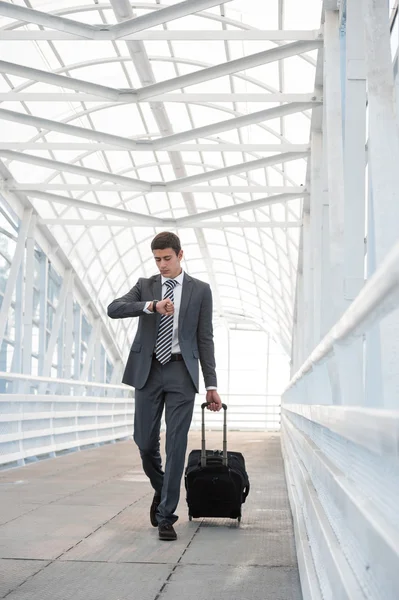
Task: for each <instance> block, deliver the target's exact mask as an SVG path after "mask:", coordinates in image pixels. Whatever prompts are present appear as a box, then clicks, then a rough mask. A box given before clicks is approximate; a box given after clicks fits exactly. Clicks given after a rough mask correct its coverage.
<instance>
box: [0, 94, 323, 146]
mask: <svg viewBox="0 0 399 600" xmlns="http://www.w3.org/2000/svg"><path fill="white" fill-rule="evenodd" d="M315 104H316V103H313V102H309V103H297V102H292V103H290V104H283V105H282V106H277V107H274V108H266V109H265V110H261V111H257V112H254V113H250V114H248V115H243V116H242V117H235V118H233V119H226V120H225V121H219V122H217V123H213V124H212V125H205V126H204V127H199V128H197V129H191V130H189V131H183V132H181V133H176V134H172V135H167V136H165V137H162V138H158V139H156V140H151V141H148V140H140V141H135V140H130V139H128V138H123V137H121V136H117V135H112V134H110V133H104V132H100V131H94V130H92V129H87V128H85V127H78V126H76V125H69V124H67V123H60V122H58V121H52V120H50V119H43V118H42V117H34V116H32V115H27V114H23V113H19V112H15V111H11V110H5V109H4V108H1V109H0V119H5V120H6V121H13V122H14V123H23V124H25V125H32V126H33V127H38V128H40V129H48V130H49V131H58V132H60V133H66V134H67V135H75V136H77V137H83V138H86V139H93V140H97V141H99V142H108V143H110V144H115V145H116V146H121V147H123V148H127V149H128V150H136V149H141V148H143V147H144V146H146V147H147V148H148V147H149V148H151V149H152V150H161V149H164V148H168V147H169V146H172V145H173V144H177V143H181V142H185V141H189V140H193V139H196V138H199V137H207V136H209V135H214V134H215V133H221V132H223V131H230V130H231V129H235V128H238V127H245V126H247V125H253V124H255V123H261V122H263V121H268V120H271V119H275V118H276V117H281V116H285V115H291V114H294V113H297V112H302V111H304V110H306V109H310V108H313V106H315Z"/></svg>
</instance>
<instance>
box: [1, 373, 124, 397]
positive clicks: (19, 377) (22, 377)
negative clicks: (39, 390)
mask: <svg viewBox="0 0 399 600" xmlns="http://www.w3.org/2000/svg"><path fill="white" fill-rule="evenodd" d="M0 379H8V380H15V381H33V382H35V381H37V382H38V383H63V384H67V385H76V386H83V387H98V388H106V389H113V390H124V391H125V392H129V391H133V390H132V388H131V387H130V386H129V385H124V384H119V385H118V384H112V383H98V382H96V381H79V380H78V379H58V378H56V377H41V376H40V375H29V374H26V373H7V372H5V371H0Z"/></svg>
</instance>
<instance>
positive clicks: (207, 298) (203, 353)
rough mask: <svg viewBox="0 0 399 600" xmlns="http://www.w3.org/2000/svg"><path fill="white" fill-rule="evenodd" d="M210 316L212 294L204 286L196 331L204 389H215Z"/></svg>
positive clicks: (211, 312)
mask: <svg viewBox="0 0 399 600" xmlns="http://www.w3.org/2000/svg"><path fill="white" fill-rule="evenodd" d="M212 316H213V305H212V292H211V288H210V287H209V285H206V288H205V292H204V295H203V298H202V302H201V308H200V313H199V319H198V329H197V342H198V351H199V359H200V363H201V369H202V373H203V375H204V382H205V387H208V386H215V387H217V378H216V362H215V346H214V343H213V325H212Z"/></svg>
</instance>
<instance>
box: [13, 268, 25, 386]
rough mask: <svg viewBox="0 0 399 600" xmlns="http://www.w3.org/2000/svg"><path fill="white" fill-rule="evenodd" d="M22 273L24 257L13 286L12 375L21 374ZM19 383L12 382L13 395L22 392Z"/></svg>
mask: <svg viewBox="0 0 399 600" xmlns="http://www.w3.org/2000/svg"><path fill="white" fill-rule="evenodd" d="M24 272H25V257H24V256H23V257H22V260H21V264H20V266H19V271H18V276H17V281H16V284H15V302H14V353H13V357H12V363H11V371H12V372H13V373H21V370H22V336H23V310H24V303H23V299H24V288H25V285H24ZM22 388H23V386H21V382H20V381H14V383H13V386H12V389H13V392H14V393H15V394H17V393H18V392H20V391H22Z"/></svg>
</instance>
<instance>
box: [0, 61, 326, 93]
mask: <svg viewBox="0 0 399 600" xmlns="http://www.w3.org/2000/svg"><path fill="white" fill-rule="evenodd" d="M2 64H7V65H11V64H12V63H6V62H5V61H0V72H3V73H7V72H8V73H10V71H7V70H6V69H5V68H4V67H3V68H2ZM14 66H15V65H14ZM16 66H17V67H20V68H21V69H25V70H26V69H27V67H22V66H21V65H16ZM3 69H4V70H3ZM32 71H38V69H32ZM39 72H40V73H45V71H39ZM21 73H23V71H21ZM10 74H11V73H10ZM15 74H16V73H15ZM47 75H51V76H53V75H54V76H55V77H62V82H61V81H60V83H59V85H62V87H65V88H66V87H67V85H65V84H69V83H70V82H71V81H72V82H77V83H73V84H72V85H70V86H69V87H71V88H72V89H76V90H77V89H78V87H77V86H80V84H81V83H82V84H83V85H85V86H87V85H90V86H96V88H97V89H96V93H95V94H87V93H84V92H78V93H71V92H65V93H62V92H0V102H15V101H17V102H104V101H105V100H110V101H112V102H120V103H121V104H131V103H139V102H140V103H148V102H179V103H182V104H190V103H191V102H195V103H198V102H262V103H267V102H306V103H307V102H321V101H322V96H321V95H320V94H319V95H315V94H314V93H309V94H281V93H276V94H273V93H268V92H266V93H253V94H240V93H238V94H233V93H232V94H228V93H225V94H224V93H210V94H202V93H198V94H180V93H176V94H173V93H172V94H161V95H159V96H154V97H153V98H151V99H147V98H145V99H143V100H140V99H138V98H137V97H136V96H135V95H134V93H132V94H128V93H126V92H120V91H119V90H117V89H115V90H113V89H112V88H107V87H106V86H97V84H95V83H93V84H92V83H89V82H86V81H83V80H81V79H74V78H73V77H65V76H61V75H56V74H54V73H47ZM20 76H21V77H28V79H34V78H33V77H32V76H31V74H29V76H28V72H27V71H26V74H25V75H22V74H21V75H20ZM65 80H66V81H65ZM40 81H44V80H43V79H40ZM53 82H54V83H55V80H53ZM56 85H58V84H56ZM98 88H103V89H104V90H105V93H107V94H109V97H106V96H105V94H104V92H103V91H102V90H101V89H98ZM115 94H116V95H115Z"/></svg>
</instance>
